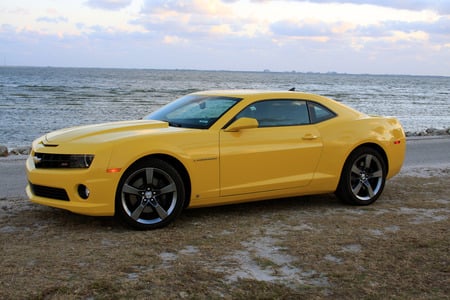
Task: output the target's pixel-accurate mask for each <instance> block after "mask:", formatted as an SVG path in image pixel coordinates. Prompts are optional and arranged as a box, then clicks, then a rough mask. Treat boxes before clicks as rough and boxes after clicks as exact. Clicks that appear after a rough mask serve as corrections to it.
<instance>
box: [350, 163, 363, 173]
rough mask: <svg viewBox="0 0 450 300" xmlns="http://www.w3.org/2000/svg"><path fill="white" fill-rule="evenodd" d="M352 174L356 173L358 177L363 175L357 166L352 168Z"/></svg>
mask: <svg viewBox="0 0 450 300" xmlns="http://www.w3.org/2000/svg"><path fill="white" fill-rule="evenodd" d="M352 173H355V174H357V175H358V176H359V174H360V173H361V170H360V169H359V168H358V167H357V166H356V164H354V165H353V167H352Z"/></svg>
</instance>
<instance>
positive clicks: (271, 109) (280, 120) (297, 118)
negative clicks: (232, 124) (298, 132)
mask: <svg viewBox="0 0 450 300" xmlns="http://www.w3.org/2000/svg"><path fill="white" fill-rule="evenodd" d="M242 117H248V118H254V119H256V120H258V123H259V127H275V126H295V125H304V124H309V123H310V122H309V113H308V109H307V105H306V101H302V100H290V99H277V100H263V101H259V102H256V103H253V104H251V105H250V106H248V107H246V108H245V109H244V110H243V111H241V112H240V113H239V114H238V115H237V116H236V119H239V118H242Z"/></svg>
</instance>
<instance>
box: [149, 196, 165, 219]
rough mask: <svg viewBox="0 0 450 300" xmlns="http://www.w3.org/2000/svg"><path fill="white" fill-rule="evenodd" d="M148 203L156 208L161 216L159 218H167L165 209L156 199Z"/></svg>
mask: <svg viewBox="0 0 450 300" xmlns="http://www.w3.org/2000/svg"><path fill="white" fill-rule="evenodd" d="M150 204H151V206H153V208H154V209H155V210H156V213H157V214H158V216H159V217H160V218H161V220H164V219H165V218H167V216H168V214H167V211H165V209H164V208H162V206H161V205H159V203H158V201H156V199H152V200H150Z"/></svg>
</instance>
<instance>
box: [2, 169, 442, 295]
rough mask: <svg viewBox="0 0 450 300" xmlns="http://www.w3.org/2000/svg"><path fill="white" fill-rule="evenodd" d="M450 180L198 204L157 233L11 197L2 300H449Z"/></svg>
mask: <svg viewBox="0 0 450 300" xmlns="http://www.w3.org/2000/svg"><path fill="white" fill-rule="evenodd" d="M448 182H450V175H448V174H444V175H443V176H439V177H430V178H418V177H412V176H398V177H395V178H394V179H393V180H391V181H389V182H388V183H387V185H386V189H385V191H384V194H383V195H382V197H381V198H380V199H379V200H378V201H377V202H376V203H374V204H373V205H371V206H367V207H353V206H345V205H343V204H341V203H340V202H339V201H337V199H336V198H335V197H334V196H333V195H322V196H311V197H301V198H290V199H277V200H272V201H265V202H256V203H249V204H242V205H233V206H224V207H215V208H202V209H195V210H187V211H185V212H184V213H183V214H182V215H181V217H180V218H179V219H178V220H177V221H176V222H175V223H173V224H171V225H170V226H169V227H167V228H164V229H161V230H155V231H132V230H129V229H128V228H125V227H123V226H122V225H120V224H119V223H117V222H116V221H115V220H114V219H113V218H93V217H85V216H79V215H74V214H71V213H69V212H66V211H62V210H58V209H52V208H47V207H42V206H36V205H32V204H30V203H29V202H28V201H26V200H20V201H19V200H18V199H13V200H1V201H0V202H1V203H0V207H2V209H1V210H0V251H1V252H0V253H1V255H2V259H1V260H0V268H1V270H2V272H0V298H1V299H87V298H92V299H124V298H153V299H211V298H224V299H248V298H252V299H273V298H277V299H299V298H308V299H322V298H351V299H357V298H358V299H359V298H364V299H380V298H400V299H445V298H448V295H449V294H450V289H449V286H450V285H449V281H448V278H449V274H450V255H449V251H448V249H449V248H450V241H449V239H448V228H449V227H450V219H449V217H450V207H449V206H450V200H449V194H450V186H449V185H448ZM252 268H253V269H252ZM258 272H263V273H264V274H258Z"/></svg>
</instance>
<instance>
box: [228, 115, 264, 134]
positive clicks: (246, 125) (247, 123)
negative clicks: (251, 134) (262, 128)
mask: <svg viewBox="0 0 450 300" xmlns="http://www.w3.org/2000/svg"><path fill="white" fill-rule="evenodd" d="M258 126H259V124H258V121H257V120H256V119H253V118H240V119H237V120H236V121H234V122H233V123H231V124H230V126H228V127H227V128H225V130H224V131H225V132H237V131H239V130H242V129H250V128H258Z"/></svg>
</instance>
